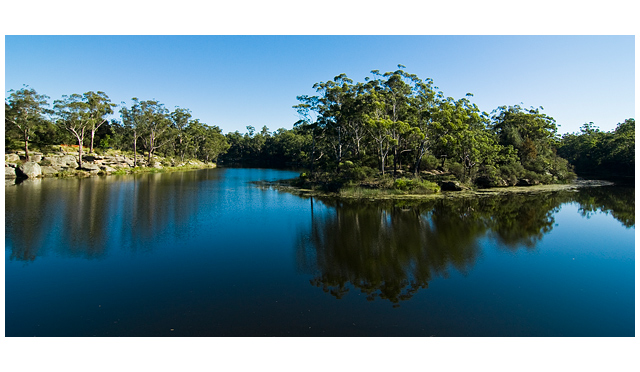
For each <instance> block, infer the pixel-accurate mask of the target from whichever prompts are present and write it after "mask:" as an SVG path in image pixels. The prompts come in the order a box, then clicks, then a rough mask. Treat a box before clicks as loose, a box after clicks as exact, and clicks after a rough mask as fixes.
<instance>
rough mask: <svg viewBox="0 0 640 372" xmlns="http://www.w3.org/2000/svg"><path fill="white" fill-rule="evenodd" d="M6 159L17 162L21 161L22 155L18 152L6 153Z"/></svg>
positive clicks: (6, 160) (9, 161) (8, 161)
mask: <svg viewBox="0 0 640 372" xmlns="http://www.w3.org/2000/svg"><path fill="white" fill-rule="evenodd" d="M4 161H5V162H7V163H17V162H19V161H20V156H18V155H17V154H5V155H4Z"/></svg>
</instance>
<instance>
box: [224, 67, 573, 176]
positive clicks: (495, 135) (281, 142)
mask: <svg viewBox="0 0 640 372" xmlns="http://www.w3.org/2000/svg"><path fill="white" fill-rule="evenodd" d="M372 75H373V76H372V77H369V78H366V79H365V81H364V82H357V83H354V82H353V80H351V79H349V78H348V77H347V76H346V75H345V74H341V75H338V76H336V77H335V78H334V79H333V80H331V81H327V82H320V83H317V84H315V85H314V89H315V90H316V92H317V93H318V94H317V95H315V96H306V95H304V96H299V97H297V98H298V101H299V102H300V103H299V104H298V105H296V106H294V108H295V109H296V110H297V112H298V113H299V115H300V120H299V121H298V122H297V123H296V124H295V126H294V129H293V130H290V131H287V130H280V131H278V132H277V133H273V134H270V133H269V132H268V129H266V128H263V130H262V132H260V133H254V131H255V130H254V129H253V128H250V130H249V133H248V134H244V135H242V134H240V133H238V132H236V133H230V134H228V135H227V139H228V141H229V143H230V145H231V147H230V150H229V152H228V153H227V154H226V155H225V156H223V159H224V160H225V161H231V162H238V161H242V160H245V161H250V162H257V161H262V162H263V163H269V164H271V163H273V162H271V161H270V159H272V158H270V157H277V163H283V162H290V163H302V164H303V165H304V166H305V167H307V168H308V169H309V170H310V173H311V174H312V175H313V174H316V172H324V173H326V172H330V173H333V174H341V173H345V172H347V173H348V174H349V175H350V176H351V177H355V178H358V177H360V178H362V177H367V176H371V175H375V174H378V175H383V176H384V175H385V174H392V175H393V176H394V177H395V176H398V174H399V173H403V174H406V173H410V174H413V175H415V176H419V175H420V173H421V171H425V170H431V169H436V168H439V169H441V170H444V171H448V172H450V173H453V174H454V175H455V176H456V178H458V179H459V180H461V181H463V182H467V183H473V182H476V183H482V184H485V185H509V184H510V185H513V184H517V183H518V182H519V180H522V179H528V180H529V181H531V182H536V183H537V182H543V183H550V182H564V181H568V180H571V179H572V178H573V177H575V175H574V174H573V172H572V171H571V169H570V168H571V167H570V166H569V164H568V163H567V161H566V160H565V159H563V158H561V157H560V156H558V155H557V153H556V148H557V145H558V140H559V138H558V137H557V126H556V123H555V121H554V119H553V118H551V117H549V116H547V115H545V114H543V113H542V112H541V109H534V108H531V109H525V108H522V107H520V106H509V107H507V106H502V107H498V108H497V109H496V110H494V111H493V113H492V115H489V114H487V113H486V112H481V111H480V109H479V108H478V107H477V106H476V105H475V104H473V103H472V102H471V101H470V97H472V95H471V94H467V96H466V97H464V98H461V99H458V100H455V99H453V98H451V97H445V96H444V94H443V93H442V92H440V91H439V90H438V88H437V87H435V86H434V84H433V81H432V80H431V79H426V80H423V79H421V78H419V77H418V76H416V75H413V74H409V73H407V72H406V71H405V70H404V66H399V69H398V70H397V71H393V72H386V73H381V72H379V71H377V70H374V71H372ZM287 149H289V151H286V150H287Z"/></svg>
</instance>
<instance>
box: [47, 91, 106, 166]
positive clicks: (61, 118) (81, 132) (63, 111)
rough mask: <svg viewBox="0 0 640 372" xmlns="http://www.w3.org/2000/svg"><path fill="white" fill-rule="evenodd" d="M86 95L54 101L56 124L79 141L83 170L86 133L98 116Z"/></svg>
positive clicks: (80, 161) (79, 154)
mask: <svg viewBox="0 0 640 372" xmlns="http://www.w3.org/2000/svg"><path fill="white" fill-rule="evenodd" d="M87 97H88V96H86V95H80V94H72V95H70V96H67V95H63V96H62V99H60V100H56V101H54V110H55V116H56V124H57V125H58V126H59V127H60V128H63V129H64V130H67V131H68V132H69V133H71V134H72V135H73V136H74V137H75V138H76V140H77V141H78V165H79V167H80V168H82V146H83V144H84V139H85V134H86V131H87V130H88V129H89V127H90V126H91V123H92V122H93V120H94V118H95V117H96V114H95V113H94V112H92V111H91V109H92V107H91V106H90V105H89V103H88V102H87Z"/></svg>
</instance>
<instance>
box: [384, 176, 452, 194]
mask: <svg viewBox="0 0 640 372" xmlns="http://www.w3.org/2000/svg"><path fill="white" fill-rule="evenodd" d="M393 188H394V189H396V190H400V191H404V192H411V193H413V194H434V193H437V192H438V191H440V187H439V186H438V185H437V184H435V183H433V182H429V181H423V180H421V179H409V178H398V179H396V180H395V181H394V182H393Z"/></svg>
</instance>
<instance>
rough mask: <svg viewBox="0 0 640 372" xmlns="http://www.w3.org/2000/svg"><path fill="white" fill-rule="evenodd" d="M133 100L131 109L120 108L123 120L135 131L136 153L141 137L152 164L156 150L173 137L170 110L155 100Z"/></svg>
mask: <svg viewBox="0 0 640 372" xmlns="http://www.w3.org/2000/svg"><path fill="white" fill-rule="evenodd" d="M132 101H133V105H132V106H131V109H127V108H125V107H123V108H122V109H121V110H120V113H121V114H122V120H123V122H124V123H125V125H127V126H130V127H131V130H132V131H133V133H134V135H133V139H134V154H135V153H136V150H137V143H136V142H137V139H138V138H140V139H141V144H142V147H143V148H144V149H145V150H146V151H147V163H148V164H151V160H152V157H153V154H154V153H155V151H156V150H158V149H159V148H161V147H162V146H164V145H166V144H167V143H169V142H170V141H171V139H172V137H171V136H170V132H171V120H170V118H169V110H167V109H166V108H165V107H164V105H163V104H162V103H160V102H158V101H155V100H148V101H140V100H138V98H135V97H134V98H132ZM134 162H135V159H134Z"/></svg>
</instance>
